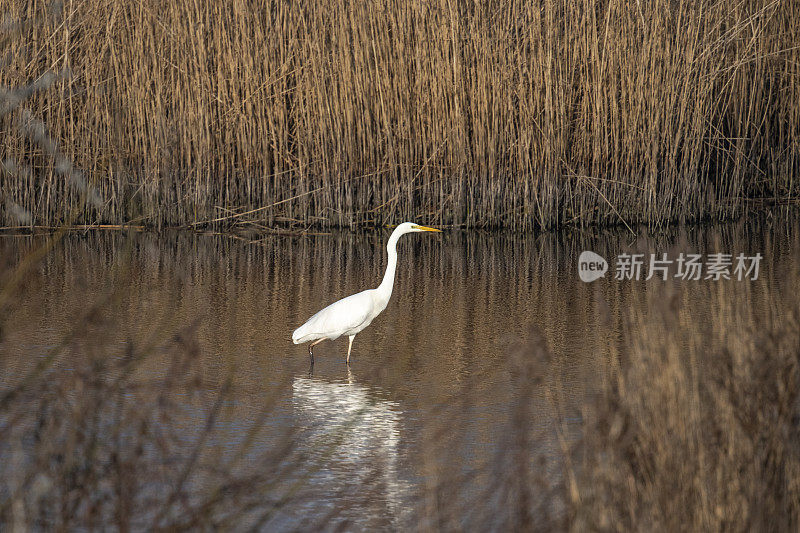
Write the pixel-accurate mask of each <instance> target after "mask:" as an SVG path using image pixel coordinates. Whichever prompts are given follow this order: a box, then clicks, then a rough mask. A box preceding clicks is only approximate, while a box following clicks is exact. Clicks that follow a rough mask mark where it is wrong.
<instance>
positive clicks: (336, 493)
mask: <svg viewBox="0 0 800 533" xmlns="http://www.w3.org/2000/svg"><path fill="white" fill-rule="evenodd" d="M292 404H293V407H294V409H295V410H296V413H297V415H298V422H299V423H300V426H301V428H300V429H301V432H302V433H303V438H301V439H299V442H301V443H302V446H303V447H305V448H306V450H305V451H306V453H307V454H308V455H309V456H310V458H311V459H312V462H314V463H315V464H316V465H317V468H316V469H315V471H314V472H312V474H311V479H310V483H309V485H311V487H312V489H311V490H312V491H313V492H317V491H319V492H323V493H324V494H322V495H319V494H315V495H314V498H315V499H316V500H317V501H320V497H321V498H322V499H323V500H328V499H330V500H331V501H333V500H339V499H340V498H343V497H344V498H346V499H349V500H350V503H351V505H350V508H351V510H352V511H353V516H352V517H348V518H350V519H352V520H355V521H357V522H363V523H362V524H360V525H363V526H366V527H370V528H372V527H392V526H394V527H399V526H400V525H401V524H402V523H403V522H405V521H406V518H407V517H406V516H405V515H406V509H405V506H404V499H405V498H406V497H407V496H406V495H407V492H408V488H407V483H406V482H405V481H403V480H402V479H401V478H400V476H399V473H398V454H399V445H400V423H401V421H400V409H399V406H398V404H397V403H396V402H393V401H391V400H386V399H381V398H379V397H377V396H376V394H375V392H374V391H372V390H370V389H369V388H367V387H365V386H364V385H360V384H358V383H357V382H356V381H355V379H354V378H353V374H352V373H351V371H350V370H349V369H348V370H347V375H346V379H345V380H342V381H329V380H325V379H320V378H313V377H300V376H298V377H296V378H295V379H294V382H293V383H292Z"/></svg>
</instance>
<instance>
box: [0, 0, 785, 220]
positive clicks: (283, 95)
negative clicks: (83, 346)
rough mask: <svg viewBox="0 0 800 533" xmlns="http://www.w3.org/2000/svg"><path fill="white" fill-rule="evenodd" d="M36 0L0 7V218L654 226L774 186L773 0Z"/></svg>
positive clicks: (781, 135)
mask: <svg viewBox="0 0 800 533" xmlns="http://www.w3.org/2000/svg"><path fill="white" fill-rule="evenodd" d="M53 5H54V4H53V3H52V2H49V1H43V0H35V1H17V0H2V1H0V13H3V14H4V15H5V17H6V18H5V19H4V22H3V26H2V29H0V32H2V33H1V34H0V46H2V51H3V53H4V54H5V55H4V56H3V59H2V62H3V63H2V70H0V86H2V87H4V89H3V91H2V93H0V109H2V111H0V134H1V135H0V154H2V157H1V158H0V159H2V161H3V162H4V167H5V168H4V170H3V171H2V176H1V177H0V191H2V194H3V196H4V198H3V203H4V206H5V209H4V211H3V213H2V215H0V217H1V218H2V221H0V222H2V223H3V224H5V225H30V224H36V225H56V224H58V223H60V222H64V221H65V220H68V221H71V222H72V221H74V222H82V223H96V222H103V223H115V224H119V223H126V222H132V223H136V224H145V225H151V226H157V227H162V226H165V225H189V224H195V225H203V224H205V223H208V222H209V221H212V222H210V223H211V224H212V225H228V224H234V223H245V222H256V223H259V224H266V225H269V226H273V225H275V224H279V223H289V224H300V225H321V226H334V225H345V226H348V225H349V226H354V225H361V224H383V223H392V222H398V221H401V220H403V219H417V218H420V219H424V220H425V221H426V222H427V223H431V224H454V225H468V226H506V227H514V228H530V227H534V226H541V227H554V226H559V225H563V224H579V225H585V224H593V223H614V224H616V223H621V222H622V221H625V222H627V223H631V224H632V223H633V222H637V221H640V222H644V223H647V224H649V225H651V226H657V225H662V224H664V223H667V222H670V221H676V220H679V221H683V220H696V219H700V218H706V217H712V218H728V217H732V216H736V215H737V214H738V213H740V212H741V211H742V210H743V209H744V208H745V207H746V206H747V205H748V201H749V200H752V199H756V200H758V201H759V202H765V201H766V202H769V203H771V202H793V201H794V198H795V196H796V194H797V188H798V185H797V182H798V180H797V179H795V178H796V176H797V173H798V168H800V105H799V104H798V102H800V70H799V69H800V66H799V65H800V47H798V44H797V43H799V42H800V29H798V25H797V24H796V21H797V20H798V19H799V18H800V7H798V3H797V2H780V1H777V0H775V1H767V0H745V1H743V2H735V3H728V2H711V1H708V0H699V1H696V2H688V3H687V2H671V1H667V0H658V1H655V2H618V1H614V0H610V1H607V0H606V1H597V2H566V3H564V2H553V1H551V0H546V1H544V2H540V3H530V2H522V1H518V0H512V1H510V2H488V3H487V2H481V3H471V2H461V1H458V2H449V1H448V2H445V1H440V0H434V1H432V2H415V1H410V2H386V1H375V0H368V1H365V2H360V3H359V2H356V3H351V2H344V1H341V0H337V1H333V2H328V1H323V2H319V1H311V2H280V1H279V2H272V1H267V2H261V1H250V2H243V1H221V0H214V1H209V2H195V3H186V2H164V1H159V0H144V1H140V2H124V1H120V0H89V1H86V2H63V3H57V4H55V5H59V6H61V7H60V9H59V10H57V12H55V13H54V12H53V11H52V9H51V8H52V6H53ZM45 73H57V76H56V75H48V76H50V78H51V79H43V78H40V77H41V76H43V75H44V74H45ZM31 80H39V81H37V82H35V83H38V84H39V87H38V88H43V86H45V85H48V86H49V85H50V84H52V86H53V89H52V90H49V91H43V92H42V91H39V92H36V91H35V90H32V89H31V86H30V85H29V83H31ZM43 81H44V82H46V83H43ZM17 89H18V90H17ZM27 97H32V99H31V100H29V101H28V102H27V103H25V106H27V109H28V110H29V113H28V111H26V110H25V109H21V108H20V107H19V99H20V98H27ZM14 102H16V103H14ZM28 115H30V116H33V117H37V119H39V120H43V121H44V122H45V123H46V124H47V125H48V127H49V131H50V133H51V135H52V136H53V138H55V139H57V140H58V141H59V142H60V143H61V144H62V145H63V146H66V147H68V148H67V149H65V151H66V152H68V153H67V154H66V155H67V156H69V157H71V158H72V159H73V160H74V161H75V164H76V166H77V167H78V168H80V169H82V170H83V171H84V172H85V175H86V176H87V177H88V180H89V183H91V184H93V185H94V186H95V187H96V188H97V191H98V192H99V197H98V198H97V200H98V202H95V203H94V204H90V205H89V206H87V207H86V208H85V209H84V205H85V204H83V203H82V202H81V198H80V196H82V195H83V194H84V193H85V190H86V189H85V187H84V188H83V189H80V188H79V189H77V192H76V189H75V188H74V187H71V186H70V183H71V182H72V180H71V178H70V177H69V176H70V172H69V171H71V169H65V168H63V167H59V165H58V161H59V159H58V157H57V156H55V155H54V154H52V153H51V154H47V153H46V152H47V150H44V152H45V155H48V156H49V157H46V158H44V159H43V158H41V157H40V155H41V154H42V152H43V150H42V148H41V143H37V142H36V141H35V137H36V136H37V133H36V131H34V130H36V128H34V130H31V128H30V127H27V129H26V126H25V124H27V123H29V122H30V120H29V118H28ZM26 132H27V133H26ZM32 132H33V134H32ZM54 168H55V169H56V170H55V171H54V170H53V169H54ZM100 199H102V202H100V201H99V200H100ZM14 206H17V207H14ZM74 211H75V212H77V215H78V218H77V220H71V214H72V213H73V212H74Z"/></svg>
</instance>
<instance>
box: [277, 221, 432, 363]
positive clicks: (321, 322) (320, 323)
mask: <svg viewBox="0 0 800 533" xmlns="http://www.w3.org/2000/svg"><path fill="white" fill-rule="evenodd" d="M416 231H436V232H439V231H440V230H438V229H433V228H429V227H426V226H420V225H417V224H413V223H411V222H403V223H402V224H400V225H399V226H397V228H395V230H394V231H393V232H392V235H391V237H389V242H388V243H387V245H386V250H387V251H388V252H389V263H388V264H387V265H386V272H385V273H384V275H383V281H382V282H381V284H380V285H379V286H378V288H377V289H367V290H365V291H361V292H359V293H357V294H353V295H351V296H348V297H347V298H342V299H341V300H339V301H338V302H334V303H332V304H331V305H329V306H328V307H326V308H325V309H323V310H322V311H320V312H318V313H317V314H316V315H314V316H312V317H311V318H309V319H308V321H307V322H306V323H305V324H303V325H302V326H300V327H299V328H297V329H296V330H294V333H292V341H293V342H294V343H295V344H301V343H304V342H311V344H310V345H309V346H308V355H309V357H311V364H312V365H313V364H314V351H313V348H314V346H315V345H316V344H319V343H320V342H322V341H324V340H326V339H330V340H335V339H338V338H339V337H341V336H342V335H347V336H348V338H349V339H350V343H349V344H348V346H347V363H348V364H350V350H352V348H353V339H354V338H355V336H356V334H357V333H359V332H360V331H361V330H363V329H364V328H366V327H367V326H369V325H370V323H371V322H372V321H373V319H374V318H375V317H376V316H378V315H379V314H380V312H381V311H383V310H384V309H386V304H388V303H389V298H390V297H391V296H392V288H393V287H394V273H395V270H396V268H397V241H398V240H399V239H400V237H401V236H402V235H404V234H406V233H413V232H416Z"/></svg>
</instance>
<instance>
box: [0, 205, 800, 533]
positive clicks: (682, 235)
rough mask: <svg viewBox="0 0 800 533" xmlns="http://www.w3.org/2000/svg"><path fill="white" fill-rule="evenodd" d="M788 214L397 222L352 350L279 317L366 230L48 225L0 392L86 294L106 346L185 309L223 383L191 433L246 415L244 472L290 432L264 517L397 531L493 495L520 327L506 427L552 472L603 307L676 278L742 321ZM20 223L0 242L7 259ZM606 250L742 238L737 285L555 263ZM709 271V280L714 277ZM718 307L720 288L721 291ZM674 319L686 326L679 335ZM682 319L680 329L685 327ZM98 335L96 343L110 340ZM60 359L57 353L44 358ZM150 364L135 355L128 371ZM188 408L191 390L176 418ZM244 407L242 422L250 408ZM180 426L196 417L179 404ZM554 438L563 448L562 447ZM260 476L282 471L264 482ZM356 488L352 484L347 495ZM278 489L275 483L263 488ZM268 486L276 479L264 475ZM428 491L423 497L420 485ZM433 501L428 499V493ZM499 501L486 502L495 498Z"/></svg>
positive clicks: (710, 316)
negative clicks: (519, 431) (533, 356)
mask: <svg viewBox="0 0 800 533" xmlns="http://www.w3.org/2000/svg"><path fill="white" fill-rule="evenodd" d="M797 230H798V228H797V224H796V223H795V222H794V219H793V218H787V217H775V218H773V217H769V218H765V219H762V220H759V221H756V222H752V221H751V222H747V223H744V222H740V223H735V224H728V225H716V226H703V227H692V228H685V229H677V228H676V229H671V230H668V231H666V232H663V233H659V234H657V235H650V236H645V235H640V236H639V237H632V236H631V235H630V234H629V233H626V232H623V231H590V232H585V233H581V232H577V231H572V232H564V233H558V234H542V235H530V236H520V235H514V234H511V233H500V234H489V233H480V232H462V231H450V232H445V233H443V234H441V235H430V234H412V235H407V236H404V237H403V238H402V239H401V242H400V245H399V263H398V275H397V279H396V284H395V289H394V293H393V296H392V300H391V302H390V304H389V306H388V307H387V309H386V310H385V311H384V312H383V314H382V315H381V316H379V317H378V318H377V319H376V320H375V321H374V322H373V324H372V325H371V326H370V327H368V328H367V329H366V330H365V331H364V332H362V333H360V334H359V335H358V336H357V337H356V340H355V343H354V346H353V355H352V359H351V365H350V368H348V367H347V366H346V365H345V363H344V357H345V354H346V350H347V340H346V338H343V339H339V340H338V341H336V342H327V343H323V344H321V345H319V346H318V347H317V348H316V349H315V354H316V356H317V362H316V365H315V367H314V369H313V372H312V373H309V364H308V355H307V351H306V347H305V346H295V345H293V344H292V342H291V339H290V337H291V332H292V331H293V330H294V328H296V327H297V326H298V325H300V324H302V323H303V322H304V321H305V320H306V319H307V318H308V317H309V316H311V315H312V314H313V313H315V312H316V311H317V310H319V309H320V308H322V307H324V306H325V305H327V304H329V303H331V302H332V301H334V300H336V299H338V298H341V297H343V296H346V295H348V294H351V293H354V292H357V291H360V290H362V289H364V288H367V287H374V286H377V284H378V283H379V282H380V279H381V277H382V275H383V269H384V267H385V250H384V246H385V242H386V240H387V239H388V235H389V232H388V231H377V232H371V233H363V234H349V233H342V234H331V235H316V236H306V237H287V236H267V237H262V238H259V240H255V241H248V240H241V239H240V238H233V237H230V236H206V235H192V234H186V233H180V234H164V235H152V234H134V235H120V234H102V233H90V234H87V235H70V236H69V237H67V238H66V239H65V240H64V241H63V242H62V243H61V244H59V245H58V246H57V247H56V248H55V249H54V250H52V251H51V252H50V253H48V254H47V256H46V257H45V258H44V260H43V261H42V262H41V264H40V265H39V266H38V267H37V269H36V271H35V274H34V278H33V280H32V281H30V282H29V283H28V284H27V285H26V288H25V290H24V292H23V293H22V294H21V296H20V301H19V302H18V303H17V304H16V305H15V306H14V307H13V309H12V313H11V314H10V315H9V317H8V319H7V320H6V324H5V327H4V335H3V337H2V341H1V342H0V352H1V355H2V361H1V362H0V364H1V365H2V369H0V370H2V373H3V377H2V379H0V384H2V386H3V387H8V386H10V385H11V384H12V383H14V382H15V380H16V379H18V377H19V376H20V375H22V374H23V373H24V372H25V371H26V370H27V369H29V368H30V367H31V365H32V364H34V363H35V362H36V361H37V360H38V359H39V358H41V357H42V356H43V355H44V354H45V353H46V352H47V350H48V349H49V348H50V347H52V346H54V345H56V344H57V343H59V342H60V341H61V339H63V338H64V336H65V335H67V333H68V332H69V331H70V329H71V328H72V325H73V323H74V320H75V317H76V316H80V315H81V314H82V313H83V312H84V311H85V309H86V308H87V305H88V304H89V303H91V302H93V301H97V300H99V299H101V298H103V297H104V295H107V294H109V293H110V292H111V291H112V290H113V289H118V290H119V289H122V290H119V291H118V292H119V294H122V297H120V298H119V299H117V300H113V301H112V302H111V303H110V304H108V305H107V306H106V307H105V309H106V310H107V311H106V312H108V313H110V314H111V315H113V319H114V323H115V324H116V326H115V327H114V329H113V330H111V331H108V332H107V335H108V338H107V339H105V341H106V342H107V343H109V344H110V345H111V346H112V350H111V351H112V353H113V352H114V351H115V350H118V351H119V353H120V354H122V353H123V352H124V351H125V349H126V346H127V345H128V344H129V343H132V342H133V343H137V342H138V343H141V342H144V339H151V338H159V337H168V336H169V335H171V334H172V333H174V332H175V331H176V330H178V329H179V328H180V327H182V326H184V325H186V324H189V323H191V322H192V321H194V320H196V319H199V322H198V327H197V333H196V335H197V339H198V341H199V346H200V348H201V354H202V369H203V374H204V377H205V379H206V383H207V384H208V387H209V392H210V394H209V395H208V398H209V400H208V401H209V402H212V401H214V399H215V398H216V396H215V395H214V394H213V393H214V391H215V390H216V389H218V388H219V387H221V384H222V383H223V382H224V381H225V379H226V377H227V376H229V375H232V376H233V385H232V390H231V393H230V395H229V396H228V399H227V400H226V405H225V408H224V409H223V412H222V415H221V416H220V419H219V427H220V429H219V431H218V432H217V433H215V435H214V438H213V439H211V440H209V443H208V447H209V448H213V449H215V450H216V452H217V453H220V454H222V455H224V454H233V453H234V452H235V450H236V449H237V448H238V447H239V446H240V444H241V443H242V442H243V441H244V440H245V438H246V435H247V432H248V430H249V428H251V427H252V426H253V424H256V423H258V424H261V423H263V428H262V429H261V430H260V431H258V432H257V433H256V434H255V436H254V441H253V444H252V446H251V447H250V448H249V451H248V453H247V455H246V457H245V458H244V460H243V463H242V464H243V468H249V469H258V468H261V467H262V465H261V463H260V462H259V461H260V459H259V457H261V456H262V455H263V454H264V453H265V452H268V451H269V450H270V449H271V448H274V447H276V446H279V445H280V439H281V438H283V436H285V435H292V439H293V442H294V444H293V446H292V451H291V454H290V455H288V456H286V457H284V458H282V459H281V460H282V461H284V462H286V464H287V465H291V466H292V467H293V468H291V469H288V468H287V469H286V470H287V472H288V473H285V476H286V481H287V483H289V482H291V483H294V485H291V486H292V487H294V488H293V489H291V491H290V489H288V488H287V489H285V490H286V491H287V493H288V492H291V494H292V498H291V499H290V500H289V502H288V503H286V504H285V505H282V506H281V508H280V510H279V511H278V512H276V513H275V515H274V516H272V517H271V518H270V522H268V523H267V524H265V527H282V528H286V527H302V526H303V525H309V524H315V523H318V522H316V521H319V520H322V521H324V520H326V515H327V514H328V513H329V512H331V511H332V510H336V515H335V516H336V518H335V521H336V523H339V524H347V525H349V527H350V528H354V529H374V528H389V529H391V528H397V527H400V526H402V525H404V524H408V523H419V520H424V519H425V514H426V511H425V509H426V508H430V506H431V505H436V501H431V498H432V496H430V494H431V493H433V494H436V490H433V491H432V490H431V487H433V488H434V489H435V488H436V486H437V484H438V483H443V480H447V479H450V480H453V479H462V480H463V479H465V480H467V481H465V482H463V483H462V484H461V485H459V486H460V487H462V489H461V490H459V491H458V492H457V493H454V494H448V495H444V497H447V498H453V499H456V500H463V502H464V508H463V514H462V516H461V517H460V518H459V520H468V519H470V512H471V510H470V507H469V502H470V501H473V502H474V501H475V498H479V499H480V500H479V501H482V502H484V503H487V504H489V505H494V506H496V507H497V509H499V510H500V509H502V507H503V498H504V497H505V496H504V495H503V494H502V493H498V491H496V490H495V487H496V484H497V477H498V476H501V475H512V474H513V472H511V471H510V470H509V468H506V467H504V466H503V465H504V464H505V463H504V461H506V460H507V458H506V457H505V455H504V450H505V449H506V447H507V446H506V444H507V442H508V439H509V438H510V437H509V435H510V434H511V433H512V432H511V427H512V425H513V424H514V421H513V414H514V411H513V407H512V406H513V405H514V403H515V402H514V397H515V395H516V394H517V393H518V392H519V390H520V387H524V386H525V384H524V383H522V382H521V381H520V379H519V377H518V376H517V375H516V374H515V372H514V371H513V368H514V367H513V364H511V363H510V360H509V354H510V353H515V351H517V350H518V346H519V345H520V343H522V342H524V341H525V339H526V338H527V336H528V332H529V330H530V328H531V327H532V326H535V327H537V328H539V329H540V330H541V331H542V333H543V335H544V337H545V339H546V341H547V344H548V346H549V349H550V352H551V354H552V359H551V361H550V365H549V366H550V369H549V371H548V373H547V379H546V380H544V381H543V382H541V383H537V386H536V388H535V390H534V391H533V395H532V398H531V406H530V410H529V417H528V419H527V424H528V425H529V426H530V428H531V431H532V432H533V435H534V438H533V440H532V444H531V445H532V446H533V447H535V452H536V453H537V454H540V455H541V456H542V457H544V461H543V462H542V463H541V464H540V466H539V467H538V468H540V470H541V473H542V475H543V476H545V477H548V478H550V479H551V480H552V481H553V483H554V484H557V483H558V480H559V477H560V466H561V459H560V456H561V454H560V451H561V450H562V449H563V447H564V446H565V445H569V443H572V442H576V441H577V439H579V438H580V425H581V421H582V406H584V405H585V404H586V402H590V401H591V398H592V394H593V392H594V391H595V390H596V389H597V387H598V385H599V380H600V379H601V377H600V372H599V371H600V368H601V363H602V362H603V360H604V358H608V357H614V354H616V353H618V351H619V344H620V342H621V336H622V334H623V331H624V330H625V327H626V326H625V324H626V323H628V322H629V321H630V319H631V317H633V320H634V322H635V323H638V324H647V323H648V321H650V320H657V319H656V318H654V317H655V315H653V318H651V314H652V313H651V311H652V308H653V306H654V303H655V302H657V301H658V300H659V299H660V298H661V295H662V294H666V293H665V292H664V291H667V290H670V291H677V293H678V301H680V302H681V305H682V306H683V309H684V311H683V312H684V313H685V314H686V318H687V321H689V322H691V323H699V324H702V323H713V322H714V321H719V320H723V319H724V317H721V313H723V312H722V311H721V309H724V308H725V305H720V304H721V302H720V298H722V299H725V300H726V301H729V302H733V303H732V305H737V306H739V305H746V306H748V308H749V309H751V310H752V313H753V315H754V316H758V315H759V314H762V313H766V312H767V311H768V310H773V311H774V310H778V312H780V310H781V309H783V308H784V307H788V306H789V304H790V303H791V302H792V301H793V300H794V299H796V295H797V294H798V289H800V273H799V272H798V265H800V260H799V259H800V241H799V240H798V239H799V238H800V232H798V231H797ZM37 243H41V238H38V239H37V238H31V237H8V236H6V237H3V238H0V253H1V254H2V256H3V257H4V258H6V259H7V260H8V261H9V263H10V264H14V263H15V262H16V261H18V259H19V257H21V255H22V254H23V253H24V251H25V250H29V249H31V247H34V246H35V245H36V244H37ZM583 250H593V251H595V252H597V253H599V254H600V255H602V256H603V257H605V258H607V259H610V260H612V266H611V268H612V270H613V258H615V257H616V256H617V255H618V254H620V253H623V252H631V251H638V252H643V253H650V252H653V253H663V252H667V253H668V254H669V256H670V257H671V258H674V257H677V255H678V253H680V252H696V253H702V254H707V253H713V252H724V253H734V254H736V253H739V252H743V253H745V254H746V255H754V254H755V253H761V254H762V255H763V256H764V259H763V260H762V263H761V272H760V275H759V279H758V280H757V281H742V282H738V281H729V282H725V281H721V282H712V281H678V282H674V283H665V282H663V281H661V280H658V279H653V280H650V281H646V282H645V281H638V282H636V281H616V280H614V279H613V272H610V273H609V274H607V275H606V278H604V279H601V280H599V281H596V282H594V283H591V284H587V283H583V282H581V281H580V280H579V278H578V274H577V262H578V260H577V258H578V255H579V254H580V252H581V251H583ZM723 285H724V287H725V288H724V291H721V290H720V287H721V286H723ZM724 303H725V302H722V304H724ZM687 331H688V330H687ZM695 340H697V339H692V338H691V337H690V334H689V333H688V332H687V339H686V342H693V341H695ZM114 346H117V348H113V347H114ZM56 365H57V368H58V369H60V371H63V372H68V371H69V370H70V365H71V363H70V361H69V360H59V361H57V362H56ZM162 371H163V368H161V367H160V366H159V363H158V360H157V358H155V359H153V360H152V361H148V362H146V363H145V365H144V367H143V369H142V372H144V373H147V372H152V373H153V374H154V375H155V374H158V373H160V372H162ZM204 407H207V406H202V405H200V406H197V405H194V404H193V405H191V406H190V409H188V412H189V413H192V412H193V411H192V410H196V411H197V416H198V419H199V418H200V417H201V415H202V413H203V412H205V411H204V409H203V408H204ZM262 415H263V419H262V418H260V417H262ZM185 424H186V432H187V434H192V432H193V431H195V430H196V428H195V427H194V426H195V422H193V421H192V415H191V414H189V415H187V419H186V420H185ZM565 443H566V444H565ZM282 486H288V485H287V484H286V483H285V484H284V485H282ZM365 487H369V490H365ZM281 490H284V489H281ZM279 492H280V491H279ZM440 497H442V496H441V495H440ZM433 499H434V500H435V497H433ZM498 512H501V511H498Z"/></svg>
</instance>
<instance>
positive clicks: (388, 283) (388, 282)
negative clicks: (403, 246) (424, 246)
mask: <svg viewBox="0 0 800 533" xmlns="http://www.w3.org/2000/svg"><path fill="white" fill-rule="evenodd" d="M401 235H402V233H398V231H397V230H395V231H394V232H393V233H392V236H391V237H389V242H388V243H387V244H386V251H387V252H389V262H388V263H387V265H386V273H385V274H384V275H383V281H382V282H381V284H380V285H379V286H378V289H377V291H378V294H380V295H381V296H382V297H383V298H384V299H385V300H386V301H388V300H389V298H390V297H391V296H392V287H394V273H395V271H396V270H397V241H398V239H400V236H401Z"/></svg>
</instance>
